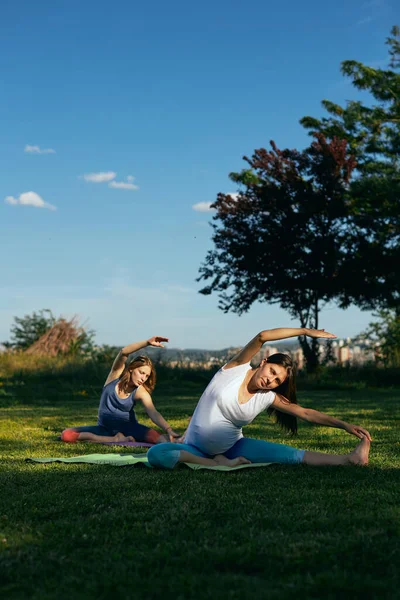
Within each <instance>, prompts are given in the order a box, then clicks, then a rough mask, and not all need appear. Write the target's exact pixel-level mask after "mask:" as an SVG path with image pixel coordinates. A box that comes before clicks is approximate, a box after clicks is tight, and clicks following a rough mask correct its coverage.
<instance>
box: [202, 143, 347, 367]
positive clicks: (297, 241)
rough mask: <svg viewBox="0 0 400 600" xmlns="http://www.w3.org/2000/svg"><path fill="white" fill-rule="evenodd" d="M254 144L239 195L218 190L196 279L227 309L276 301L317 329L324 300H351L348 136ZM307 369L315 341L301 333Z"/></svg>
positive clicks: (314, 358) (314, 360) (313, 360)
mask: <svg viewBox="0 0 400 600" xmlns="http://www.w3.org/2000/svg"><path fill="white" fill-rule="evenodd" d="M271 146H272V149H271V150H270V151H267V150H265V149H260V150H256V151H255V153H254V154H253V156H252V158H251V159H249V158H246V157H245V160H246V161H247V162H248V164H249V167H250V168H249V169H245V170H243V171H242V172H241V173H232V174H231V179H232V180H233V181H235V182H237V183H239V184H240V185H241V191H240V192H239V194H237V195H234V196H232V195H226V194H219V195H218V197H217V200H216V202H215V203H214V204H213V208H214V209H215V210H216V215H215V216H214V218H213V220H214V223H213V229H214V234H213V241H214V245H215V248H214V249H213V250H211V251H209V252H208V254H207V256H206V260H205V262H204V264H203V265H202V266H201V268H200V276H199V280H211V282H210V283H209V284H208V285H207V286H206V287H204V288H203V289H202V290H200V291H201V293H203V294H211V293H212V292H217V293H218V294H219V298H220V303H219V306H220V308H221V309H222V310H224V311H225V312H228V311H233V312H236V313H238V314H241V313H243V312H245V311H247V310H248V309H249V308H250V306H251V305H252V304H253V302H255V301H260V302H262V301H265V302H267V303H269V304H271V303H278V304H279V305H280V306H281V307H282V308H284V309H286V310H287V311H288V312H289V313H290V315H291V316H292V317H294V318H297V319H298V320H299V321H300V323H301V326H302V327H318V314H319V311H320V310H321V306H322V304H323V303H326V302H329V301H331V300H333V299H336V300H337V301H338V303H339V304H340V305H341V306H343V307H344V306H347V305H348V298H347V296H346V283H347V282H346V280H345V278H346V277H348V276H349V273H350V269H349V266H348V262H349V256H350V254H351V247H349V243H348V239H349V237H348V233H349V232H348V214H349V207H348V199H347V189H348V183H349V180H350V177H351V173H352V171H353V169H354V167H355V164H356V163H355V159H354V157H353V156H352V155H351V154H350V153H349V152H348V147H347V146H348V145H347V143H346V141H343V140H339V139H337V138H334V139H333V140H332V141H330V142H328V141H327V140H326V139H325V137H324V136H323V135H322V134H317V135H316V140H315V141H314V142H313V143H312V144H311V145H310V146H309V147H308V148H307V149H305V150H303V151H302V152H299V151H297V150H288V149H286V150H279V149H278V148H277V147H276V145H275V144H274V143H273V142H271ZM300 342H301V344H302V347H303V351H304V353H305V356H306V360H307V367H308V369H309V370H311V371H312V370H314V369H315V368H316V366H317V364H318V355H319V354H318V342H317V340H314V339H313V340H312V341H311V342H309V341H308V340H307V339H306V338H305V337H304V338H301V339H300Z"/></svg>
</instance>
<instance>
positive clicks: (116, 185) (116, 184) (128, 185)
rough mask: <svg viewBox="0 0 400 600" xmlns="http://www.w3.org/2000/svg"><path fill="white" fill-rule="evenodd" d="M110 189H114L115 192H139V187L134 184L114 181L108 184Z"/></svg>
mask: <svg viewBox="0 0 400 600" xmlns="http://www.w3.org/2000/svg"><path fill="white" fill-rule="evenodd" d="M108 187H110V188H114V189H115V190H138V189H139V186H137V185H135V184H134V183H127V182H126V181H112V182H111V183H109V184H108Z"/></svg>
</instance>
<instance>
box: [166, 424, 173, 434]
mask: <svg viewBox="0 0 400 600" xmlns="http://www.w3.org/2000/svg"><path fill="white" fill-rule="evenodd" d="M168 431H172V427H171V425H168V427H167V428H166V429H164V433H168Z"/></svg>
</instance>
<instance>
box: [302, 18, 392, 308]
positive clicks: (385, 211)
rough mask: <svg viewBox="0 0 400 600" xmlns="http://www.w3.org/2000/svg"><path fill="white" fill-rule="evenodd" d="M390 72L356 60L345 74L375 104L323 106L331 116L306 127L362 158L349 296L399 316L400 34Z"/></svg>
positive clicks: (355, 186)
mask: <svg viewBox="0 0 400 600" xmlns="http://www.w3.org/2000/svg"><path fill="white" fill-rule="evenodd" d="M386 43H387V45H388V47H389V59H388V67H387V68H386V69H381V68H373V67H369V66H367V65H364V64H362V63H360V62H357V61H354V60H348V61H345V62H343V63H342V67H341V68H342V73H343V75H345V76H346V77H349V78H350V79H351V81H352V84H353V86H354V87H355V88H357V89H358V90H363V91H367V92H369V94H370V96H371V97H372V101H371V102H370V105H366V104H365V103H363V102H361V101H350V102H347V104H346V106H345V107H342V106H339V105H338V104H334V103H333V102H330V101H329V100H324V101H323V102H322V104H323V106H324V108H325V109H326V111H327V112H328V115H329V116H327V117H324V118H322V119H315V118H313V117H304V118H303V119H302V120H301V123H302V124H303V125H304V126H305V127H306V128H307V129H309V130H310V133H311V135H314V134H315V132H316V131H318V132H320V133H323V134H324V135H325V136H327V137H328V138H332V137H333V136H338V137H339V138H341V139H345V140H347V142H348V144H349V146H350V148H351V152H352V153H353V154H354V156H355V157H356V159H357V171H356V174H355V175H356V176H355V177H354V178H353V181H352V183H351V185H350V189H349V199H350V204H351V215H352V222H353V228H352V232H351V234H352V235H351V242H352V246H353V249H354V258H355V262H354V263H353V265H354V267H355V268H354V267H353V273H354V275H353V277H352V279H351V285H350V286H349V287H348V290H347V293H348V295H349V299H350V300H351V301H353V302H355V303H356V304H357V305H358V306H361V307H363V308H375V309H376V308H378V309H387V308H389V309H390V308H394V309H395V310H396V311H397V313H398V314H400V307H399V303H400V278H399V276H398V265H399V262H400V244H399V241H400V72H399V71H400V30H399V28H398V27H393V29H392V31H391V35H390V36H389V37H388V39H387V40H386Z"/></svg>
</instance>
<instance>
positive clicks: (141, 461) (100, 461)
mask: <svg viewBox="0 0 400 600" xmlns="http://www.w3.org/2000/svg"><path fill="white" fill-rule="evenodd" d="M26 460H27V461H29V462H35V463H42V464H48V463H55V462H60V463H84V464H89V465H112V466H114V467H127V466H133V465H143V466H145V467H150V468H151V465H150V464H149V462H148V460H147V457H146V455H145V454H86V455H84V456H71V457H69V458H27V459H26ZM182 464H184V465H186V466H187V467H189V468H190V469H193V470H194V471H198V470H199V469H208V470H210V471H239V470H240V469H249V468H250V469H251V468H253V469H254V468H255V467H267V466H268V465H270V464H271V463H253V464H250V465H239V466H238V467H222V466H221V467H206V466H203V465H193V464H190V463H182Z"/></svg>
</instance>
